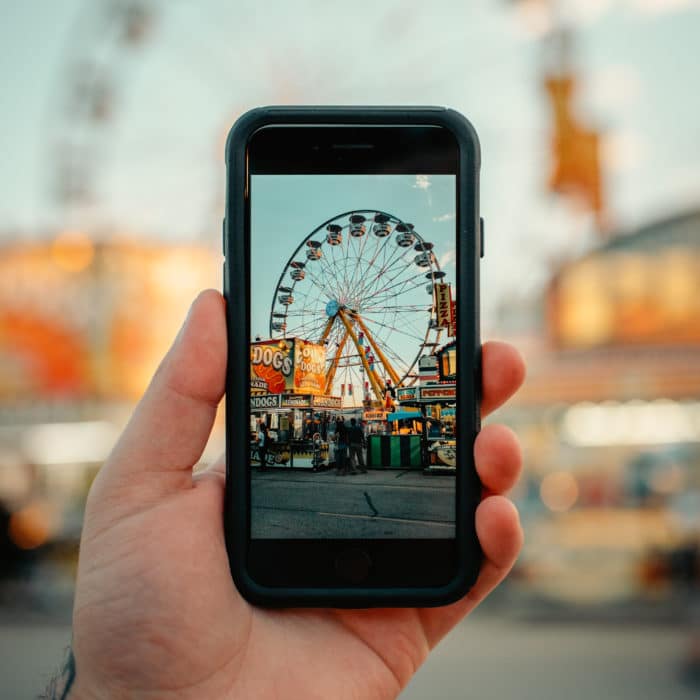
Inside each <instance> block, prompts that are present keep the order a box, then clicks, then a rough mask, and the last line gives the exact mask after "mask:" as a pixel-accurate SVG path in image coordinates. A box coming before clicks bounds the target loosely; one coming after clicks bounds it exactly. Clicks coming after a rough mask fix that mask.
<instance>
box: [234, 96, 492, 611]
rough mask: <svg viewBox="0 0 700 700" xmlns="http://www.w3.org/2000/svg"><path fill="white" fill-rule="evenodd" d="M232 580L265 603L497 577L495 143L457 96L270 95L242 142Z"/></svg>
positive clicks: (461, 586)
mask: <svg viewBox="0 0 700 700" xmlns="http://www.w3.org/2000/svg"><path fill="white" fill-rule="evenodd" d="M226 165H227V200H226V215H225V219H224V230H223V248H224V256H225V265H224V295H225V297H226V300H227V323H228V369H227V387H226V429H227V434H226V446H227V459H226V463H227V480H226V499H225V508H224V511H225V512H224V521H225V533H226V543H227V549H228V554H229V560H230V565H231V572H232V575H233V579H234V581H235V584H236V586H237V587H238V589H239V591H240V592H241V593H242V595H243V596H244V597H245V598H246V599H248V600H249V601H250V602H252V603H255V604H259V605H265V606H319V607H374V606H382V607H387V606H397V607H403V606H435V605H443V604H447V603H450V602H452V601H455V600H457V599H458V598H460V597H461V596H463V595H464V594H465V593H466V592H467V591H468V590H469V588H470V587H471V585H472V584H473V583H474V581H475V580H476V577H477V574H478V571H479V567H480V563H481V552H480V548H479V543H478V540H477V537H476V530H475V522H474V520H475V511H476V507H477V505H478V503H479V500H480V496H481V485H480V483H479V479H478V476H477V474H476V470H475V467H474V460H473V445H474V440H475V438H476V435H477V433H478V431H479V427H480V418H479V394H480V387H481V369H480V347H481V345H480V336H479V264H480V257H481V253H482V249H483V240H482V236H483V227H482V224H481V219H480V216H479V200H478V191H479V167H480V151H479V143H478V139H477V136H476V133H475V131H474V129H473V127H472V126H471V124H470V123H469V122H468V121H467V119H466V118H464V117H463V116H462V115H461V114H459V113H457V112H455V111H453V110H450V109H446V108H442V107H266V108H259V109H254V110H252V111H250V112H247V113H246V114H244V115H243V116H241V117H240V118H239V119H238V121H236V123H235V124H234V125H233V127H232V128H231V131H230V133H229V136H228V140H227V144H226Z"/></svg>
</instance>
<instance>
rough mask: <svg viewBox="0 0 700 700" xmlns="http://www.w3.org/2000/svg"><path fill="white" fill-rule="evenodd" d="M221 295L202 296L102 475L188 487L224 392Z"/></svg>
mask: <svg viewBox="0 0 700 700" xmlns="http://www.w3.org/2000/svg"><path fill="white" fill-rule="evenodd" d="M225 375H226V321H225V315H224V300H223V297H222V296H221V295H220V294H219V293H218V292H216V291H214V290H207V291H204V292H202V293H201V294H200V295H199V296H198V297H197V299H195V301H194V303H193V304H192V306H191V308H190V311H189V313H188V315H187V318H186V320H185V323H184V325H183V326H182V328H181V329H180V332H179V333H178V335H177V338H176V339H175V341H174V343H173V345H172V347H171V348H170V350H169V351H168V353H167V355H166V356H165V357H164V358H163V361H162V362H161V364H160V366H159V367H158V369H157V370H156V373H155V374H154V376H153V379H152V380H151V383H150V385H149V387H148V389H147V390H146V393H145V394H144V396H143V398H142V399H141V401H140V402H139V404H138V405H137V407H136V409H135V411H134V413H133V415H132V417H131V419H130V420H129V423H128V424H127V426H126V428H125V429H124V432H123V433H122V435H121V437H120V439H119V441H118V442H117V444H116V446H115V447H114V450H113V451H112V454H111V455H110V458H109V460H108V461H107V464H106V465H105V468H104V472H105V477H106V476H108V475H110V476H116V477H126V478H128V479H134V478H137V477H138V478H143V477H145V476H148V475H157V476H158V479H159V484H160V485H161V486H162V488H164V489H169V488H178V487H182V486H188V487H189V486H191V470H192V467H193V465H194V464H195V463H196V462H197V460H198V459H199V458H200V456H201V454H202V451H203V450H204V446H205V445H206V442H207V439H208V437H209V433H210V432H211V428H212V424H213V422H214V418H215V416H216V409H217V406H218V404H219V401H220V400H221V397H222V396H223V393H224V385H225Z"/></svg>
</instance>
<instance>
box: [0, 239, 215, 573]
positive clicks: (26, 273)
mask: <svg viewBox="0 0 700 700" xmlns="http://www.w3.org/2000/svg"><path fill="white" fill-rule="evenodd" d="M6 238H7V239H8V240H9V239H11V238H12V237H11V236H7V237H6ZM218 274H219V266H218V264H217V260H216V257H215V256H214V255H212V254H211V253H210V252H208V251H207V250H205V249H203V248H199V247H194V246H167V247H166V246H164V245H154V244H150V243H144V242H140V241H137V240H133V239H126V238H121V239H117V238H111V240H110V242H103V243H97V242H94V241H93V240H92V239H91V238H89V237H88V236H87V235H84V234H82V233H77V232H66V233H62V234H59V235H57V236H55V237H53V239H51V240H50V242H41V243H31V242H26V243H17V244H14V245H8V246H5V247H3V249H2V253H1V254H0V505H1V507H2V511H3V513H4V515H3V517H4V518H6V520H7V523H6V525H5V526H2V533H0V536H1V537H2V538H3V542H4V545H3V546H2V547H0V552H4V553H5V554H3V557H4V559H5V560H4V561H2V562H0V572H3V573H7V572H9V571H10V569H11V568H12V566H11V561H10V559H12V561H21V560H23V559H26V558H27V557H31V558H36V557H37V556H39V557H41V558H42V560H44V561H47V560H51V559H54V560H56V559H58V560H60V561H65V563H67V564H69V567H68V568H70V566H71V565H72V564H73V563H74V560H75V557H76V553H77V550H76V548H75V544H76V543H77V539H78V537H79V534H80V527H81V522H82V509H83V504H84V499H85V495H86V493H87V489H88V487H89V485H90V482H91V480H92V477H93V476H94V474H95V473H96V471H97V469H98V468H99V465H100V464H101V463H102V462H103V461H104V460H105V459H106V457H107V456H108V454H109V451H110V450H111V447H112V445H113V444H114V442H115V441H116V439H117V436H118V435H119V433H120V431H121V429H122V427H123V426H124V425H125V423H126V421H127V420H128V417H129V415H130V413H131V411H132V409H133V405H134V403H135V401H136V400H137V399H138V397H139V396H140V395H141V394H142V393H143V391H144V389H145V388H146V386H147V384H148V381H149V379H150V377H151V375H152V374H153V372H154V370H155V369H156V367H157V364H158V362H159V361H160V359H161V358H162V356H163V354H164V353H165V352H166V351H167V349H168V346H169V345H170V343H171V342H172V340H173V338H174V337H175V335H176V333H177V330H178V328H179V326H180V324H181V323H182V321H183V319H184V317H185V314H186V311H187V308H188V306H189V304H190V303H191V301H192V299H193V298H194V296H195V295H196V294H197V292H198V291H199V290H201V289H202V288H204V287H208V286H211V285H212V283H213V284H216V282H217V276H218ZM220 429H221V424H220V423H219V424H218V425H217V428H216V430H217V431H219V430H220ZM204 459H205V460H208V459H211V455H209V454H207V455H205V458H204ZM10 552H11V553H12V554H9V553H10ZM45 555H48V556H45ZM32 570H33V571H35V573H36V575H37V576H40V575H42V574H41V573H40V569H37V568H36V567H34V568H33V569H32ZM44 573H45V572H44ZM0 575H2V574H0Z"/></svg>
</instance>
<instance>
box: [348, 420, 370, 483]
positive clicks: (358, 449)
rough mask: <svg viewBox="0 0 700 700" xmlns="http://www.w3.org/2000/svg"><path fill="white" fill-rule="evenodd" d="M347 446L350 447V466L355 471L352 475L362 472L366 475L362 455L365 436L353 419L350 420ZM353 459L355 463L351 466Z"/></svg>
mask: <svg viewBox="0 0 700 700" xmlns="http://www.w3.org/2000/svg"><path fill="white" fill-rule="evenodd" d="M348 444H349V445H350V466H351V467H352V468H353V469H356V470H357V471H353V472H352V473H355V474H356V473H357V472H358V471H359V472H362V473H363V474H366V473H367V470H366V469H365V460H364V457H363V455H362V452H363V450H364V446H365V434H364V433H363V432H362V428H361V427H360V426H359V425H358V424H357V420H356V419H355V418H351V419H350V429H349V430H348ZM353 458H354V460H355V463H354V464H353Z"/></svg>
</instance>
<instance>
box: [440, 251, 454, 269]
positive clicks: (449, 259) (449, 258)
mask: <svg viewBox="0 0 700 700" xmlns="http://www.w3.org/2000/svg"><path fill="white" fill-rule="evenodd" d="M456 257H457V251H456V250H455V249H454V248H451V249H450V250H446V251H445V252H444V253H443V255H442V257H441V258H440V267H441V268H442V269H444V268H446V267H447V266H448V265H451V264H454V261H455V258H456Z"/></svg>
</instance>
